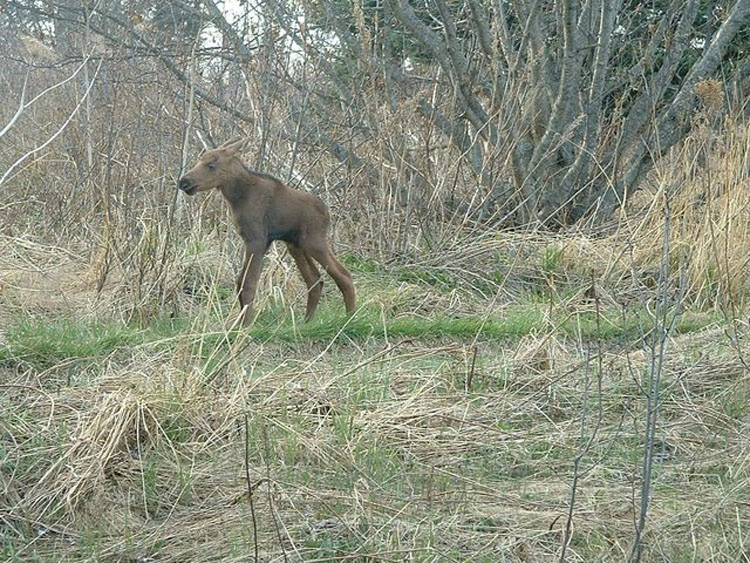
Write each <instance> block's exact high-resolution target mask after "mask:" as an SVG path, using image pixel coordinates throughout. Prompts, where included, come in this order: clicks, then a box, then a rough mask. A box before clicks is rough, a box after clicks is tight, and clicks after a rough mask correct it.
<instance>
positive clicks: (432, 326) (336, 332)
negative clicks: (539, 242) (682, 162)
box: [0, 303, 717, 371]
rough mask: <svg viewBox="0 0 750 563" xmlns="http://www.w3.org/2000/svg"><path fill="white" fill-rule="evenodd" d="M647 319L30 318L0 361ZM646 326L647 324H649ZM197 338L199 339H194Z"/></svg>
mask: <svg viewBox="0 0 750 563" xmlns="http://www.w3.org/2000/svg"><path fill="white" fill-rule="evenodd" d="M645 319H646V317H645V316H644V315H638V314H637V313H628V314H626V315H622V314H621V313H619V312H606V313H603V314H602V315H601V316H600V317H599V318H598V319H597V315H596V313H594V312H582V313H577V314H574V315H569V314H565V312H564V311H559V312H554V311H553V312H552V314H551V316H550V313H549V307H548V306H546V305H543V304H537V303H527V304H525V305H522V306H517V307H514V308H512V309H509V310H508V311H507V312H506V314H505V315H503V316H499V315H497V314H494V315H487V316H482V315H464V316H460V317H459V316H454V317H452V316H449V315H445V314H438V315H434V316H431V317H426V316H421V315H415V314H384V313H383V311H382V310H380V309H379V308H375V307H370V308H363V309H360V310H359V311H358V312H357V313H356V314H355V315H353V316H347V315H345V314H344V313H343V312H342V311H341V310H340V308H339V307H332V308H330V309H329V308H325V307H324V308H322V309H321V310H320V311H319V312H318V314H317V315H316V317H315V318H314V319H313V320H312V321H311V322H309V323H305V322H302V319H301V318H297V317H294V316H292V315H290V314H289V313H288V312H287V311H286V310H285V309H282V308H280V307H274V306H269V307H267V308H266V309H265V310H264V311H263V313H262V314H261V316H260V317H259V318H258V320H257V321H256V323H255V324H254V325H253V326H252V327H251V328H250V329H249V330H247V331H245V330H243V329H235V330H233V331H217V332H211V333H196V331H195V329H193V330H186V329H188V323H187V320H186V319H177V320H175V319H169V318H163V319H157V320H155V321H152V322H151V323H149V324H148V325H146V326H138V325H129V324H123V323H118V322H115V321H110V322H107V321H93V322H87V321H74V320H71V319H65V318H62V319H54V320H50V321H48V320H39V319H31V318H23V319H20V320H18V321H17V322H16V323H15V324H14V325H11V326H10V327H9V328H8V329H7V332H6V334H5V340H6V344H5V346H0V362H3V363H13V364H18V363H19V362H21V363H25V364H28V365H33V366H34V367H36V368H37V369H47V368H49V367H52V366H55V365H58V364H60V363H63V362H65V361H69V360H80V361H85V360H91V361H95V360H98V359H101V358H103V357H106V356H108V355H110V354H111V353H113V352H115V351H116V350H119V349H123V348H128V347H133V346H138V345H142V344H146V343H149V342H157V341H162V340H163V341H164V345H165V346H175V345H177V343H178V342H180V341H182V342H184V336H183V335H187V336H188V337H191V338H197V340H195V341H194V342H193V344H192V347H193V354H194V355H197V356H199V357H203V358H204V359H205V360H207V362H208V363H207V365H206V369H209V371H210V367H211V366H210V364H211V363H212V362H213V363H216V362H218V363H221V361H222V358H223V357H224V356H225V354H223V353H222V349H226V351H227V353H228V351H229V347H230V346H231V344H232V343H234V342H235V341H236V339H237V338H238V337H240V336H242V337H250V338H254V339H258V340H280V341H284V342H299V341H304V340H310V341H331V340H333V339H336V338H341V337H344V338H349V339H353V340H366V339H369V338H384V337H394V338H413V339H435V338H454V339H466V340H468V339H472V338H475V337H477V336H479V337H482V338H485V339H508V338H510V339H513V338H521V337H523V336H526V335H528V334H532V333H539V334H547V333H551V332H555V331H557V332H558V333H559V334H561V335H564V336H570V337H575V338H596V337H599V338H602V339H605V340H612V339H632V338H639V337H642V336H643V335H644V333H645V332H647V331H648V330H649V328H650V327H649V326H648V323H647V322H646V321H645ZM644 322H645V324H644ZM715 322H717V319H716V318H714V317H713V316H711V315H708V314H706V315H695V314H691V315H683V316H681V317H680V319H678V322H677V325H676V328H675V332H677V333H686V332H695V331H698V330H701V329H703V328H705V327H707V326H709V325H711V324H714V323H715ZM190 334H192V336H190Z"/></svg>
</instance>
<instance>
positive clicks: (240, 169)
mask: <svg viewBox="0 0 750 563" xmlns="http://www.w3.org/2000/svg"><path fill="white" fill-rule="evenodd" d="M244 144H245V140H244V139H239V140H232V141H228V142H226V143H224V144H223V145H221V146H220V147H219V148H217V149H214V150H210V151H206V152H204V153H203V154H202V155H201V156H200V158H199V159H198V164H196V165H195V166H194V167H193V169H192V170H190V171H189V172H188V173H187V174H185V175H184V176H183V177H182V178H180V181H179V188H180V189H181V190H182V191H184V192H185V193H186V194H188V195H193V194H195V193H197V192H202V191H206V190H212V189H218V190H219V191H220V192H221V194H222V195H223V196H224V198H225V199H226V200H227V203H228V204H229V208H230V209H231V211H232V218H233V219H234V224H235V226H236V227H237V230H238V231H239V233H240V236H241V237H242V240H243V241H244V243H245V261H244V263H243V265H242V270H241V271H240V276H239V279H238V280H237V292H238V293H239V299H240V307H241V308H242V313H241V314H242V324H243V325H245V326H247V325H248V324H249V323H250V322H251V321H252V320H253V313H252V305H253V300H254V299H255V291H256V289H257V287H258V278H259V277H260V271H261V263H262V260H263V255H264V254H265V253H266V250H268V247H269V246H270V245H271V243H272V242H273V241H275V240H283V241H284V242H285V243H286V246H287V248H288V249H289V254H291V255H292V257H293V258H294V261H295V262H296V263H297V267H298V268H299V271H300V273H301V274H302V277H303V278H304V280H305V283H306V284H307V311H306V315H305V320H310V319H311V318H312V316H313V314H314V313H315V309H316V308H317V307H318V302H319V301H320V294H321V291H322V289H323V281H322V280H321V278H320V272H319V271H318V269H317V268H316V267H315V263H314V262H313V259H315V260H316V261H317V262H318V263H319V264H320V265H321V266H322V267H323V269H324V270H325V271H326V272H328V274H330V276H331V277H332V278H333V279H334V281H335V282H336V285H337V286H338V288H339V289H340V290H341V293H342V294H343V296H344V305H345V306H346V311H347V313H352V312H354V284H353V283H352V277H351V275H350V274H349V272H348V271H347V269H346V268H345V267H344V266H343V265H342V264H341V262H339V261H338V260H337V259H336V257H335V256H334V255H333V253H332V252H331V248H330V246H329V244H328V233H327V231H328V224H329V223H330V217H329V215H328V210H327V209H326V206H325V204H324V203H323V202H322V201H321V200H320V198H318V197H317V196H315V195H312V194H309V193H305V192H301V191H299V190H295V189H292V188H289V187H288V186H286V185H284V184H283V183H282V182H280V181H279V180H277V179H276V178H273V177H271V176H268V175H266V174H258V173H256V172H251V171H250V170H248V169H247V168H246V167H245V165H244V164H243V163H242V161H241V160H240V159H239V157H237V152H238V151H239V150H240V149H241V148H242V147H243V146H244Z"/></svg>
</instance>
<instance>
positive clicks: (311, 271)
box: [286, 242, 323, 321]
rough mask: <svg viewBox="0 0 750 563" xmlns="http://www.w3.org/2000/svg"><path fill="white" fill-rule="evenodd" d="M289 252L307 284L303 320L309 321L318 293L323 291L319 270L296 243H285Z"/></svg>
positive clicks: (316, 303)
mask: <svg viewBox="0 0 750 563" xmlns="http://www.w3.org/2000/svg"><path fill="white" fill-rule="evenodd" d="M286 247H287V249H288V250H289V254H291V255H292V258H294V262H295V263H296V264H297V268H299V271H300V273H301V274H302V277H303V278H304V280H305V284H306V285H307V308H306V310H305V320H306V321H309V320H310V319H311V318H312V316H313V315H314V314H315V310H316V309H317V308H318V302H320V294H321V293H322V292H323V280H322V279H320V272H318V269H317V268H316V267H315V264H313V262H312V260H310V259H309V258H308V257H307V254H305V252H304V251H303V250H302V249H301V248H300V247H299V246H297V245H296V244H292V243H291V242H288V243H286Z"/></svg>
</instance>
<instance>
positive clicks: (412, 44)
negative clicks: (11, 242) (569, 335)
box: [0, 0, 750, 253]
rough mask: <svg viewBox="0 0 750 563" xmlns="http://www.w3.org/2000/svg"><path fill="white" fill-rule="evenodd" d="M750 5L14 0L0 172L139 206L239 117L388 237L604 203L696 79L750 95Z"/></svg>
mask: <svg viewBox="0 0 750 563" xmlns="http://www.w3.org/2000/svg"><path fill="white" fill-rule="evenodd" d="M749 20H750V2H747V1H743V0H727V1H724V2H699V1H697V0H689V1H688V2H684V1H677V0H673V1H668V0H663V1H657V2H652V3H649V4H648V5H646V4H643V3H640V2H626V1H624V0H586V1H584V2H575V1H573V0H561V1H558V2H546V1H541V0H518V1H513V2H500V1H497V0H465V1H463V2H453V1H447V0H434V1H430V2H407V1H405V0H366V1H357V2H350V1H348V0H328V1H322V2H319V1H307V2H302V3H297V2H288V1H285V0H268V1H266V2H257V3H256V2H252V1H250V2H246V1H243V2H239V3H238V4H237V5H236V6H235V7H234V8H232V9H230V8H229V7H228V6H225V5H223V4H222V3H218V2H214V0H203V1H200V2H191V1H183V0H172V1H170V2H161V3H151V2H128V3H123V2H117V1H110V0H106V1H100V2H95V3H79V2H51V1H26V0H10V1H9V2H6V3H5V4H4V7H3V9H2V11H0V23H1V24H2V25H0V29H3V32H2V37H1V38H0V40H1V41H2V44H3V53H4V56H3V57H2V64H1V66H0V74H1V75H2V76H1V78H2V81H3V83H5V84H6V85H8V88H7V91H8V92H9V93H10V99H11V100H12V101H11V103H9V104H5V106H4V108H3V109H2V110H1V114H0V115H2V124H3V127H5V129H7V130H4V131H3V133H4V135H3V137H2V140H1V141H0V142H1V143H2V146H1V147H0V149H1V152H0V159H1V160H2V165H3V174H4V175H3V179H2V182H3V184H4V186H3V188H4V189H6V190H7V189H10V190H14V189H15V190H17V191H18V192H21V193H25V195H26V196H28V198H27V199H26V200H25V203H24V201H20V202H19V201H18V198H16V200H13V209H16V210H20V209H21V208H22V207H23V206H25V205H29V201H33V200H34V198H36V199H37V200H39V201H44V202H45V204H46V205H56V206H58V207H60V208H61V213H60V214H58V217H59V218H60V220H62V221H64V220H65V219H64V218H65V217H66V216H67V217H74V216H76V217H77V216H78V215H77V214H76V213H74V210H75V209H79V210H81V209H85V210H91V209H94V210H96V216H97V217H100V218H102V219H103V221H104V222H105V223H107V224H111V223H112V222H113V221H116V219H117V214H118V213H120V212H122V213H124V214H126V215H129V218H123V220H124V221H126V222H127V223H128V224H131V223H132V220H133V209H132V200H134V199H139V200H144V199H145V200H149V201H150V202H158V203H159V206H161V208H162V211H163V210H164V209H166V208H169V206H170V205H171V204H172V203H173V201H172V200H173V199H174V197H175V196H174V180H175V178H176V177H177V176H178V175H179V174H180V172H181V170H182V168H183V167H184V166H185V165H186V164H187V161H188V160H189V159H191V158H192V157H193V156H194V154H195V153H196V152H197V150H199V148H200V142H199V139H201V140H203V141H204V142H205V143H207V144H208V145H212V144H218V143H219V142H222V141H224V140H226V139H227V138H228V137H230V136H232V135H236V134H244V135H248V136H250V137H251V138H252V143H251V145H250V146H251V147H252V154H248V155H246V156H247V158H248V160H249V161H250V164H251V165H252V166H254V167H256V168H259V169H262V170H264V171H267V172H270V173H273V174H276V175H278V176H280V177H281V178H282V179H284V180H288V181H290V183H292V184H293V185H302V187H304V188H307V189H313V190H318V191H324V192H326V197H327V199H328V200H329V202H330V203H331V205H332V206H333V207H339V208H341V209H344V210H345V211H346V213H345V214H344V215H345V217H346V219H345V221H344V223H348V224H351V226H352V227H353V228H352V232H355V233H365V232H366V233H369V234H370V235H372V241H373V245H374V246H375V247H377V248H379V249H381V250H385V251H387V252H391V253H392V252H395V253H403V252H407V251H408V249H409V248H410V247H412V246H413V245H414V244H427V245H439V244H440V242H441V241H443V240H446V239H451V238H453V237H454V236H455V233H456V228H457V227H459V226H462V225H466V224H467V223H472V224H475V225H476V224H478V225H480V226H481V227H482V228H484V229H490V228H496V227H499V226H517V225H524V224H546V225H548V226H555V225H560V224H571V223H574V222H576V221H581V220H582V219H588V218H595V219H602V218H606V217H608V216H609V215H610V214H611V212H612V210H613V209H614V208H615V207H616V206H617V205H618V204H620V203H622V202H623V200H624V199H625V198H626V197H627V196H628V195H629V194H630V193H632V192H633V191H634V190H636V189H638V188H639V187H640V186H641V185H642V183H643V181H644V177H645V174H646V173H647V172H648V171H649V169H650V168H651V166H652V165H653V163H654V161H655V160H656V159H658V158H659V157H660V156H661V155H663V154H664V153H665V152H666V151H668V150H669V149H670V148H671V147H673V146H675V144H677V143H679V142H680V141H681V140H682V138H683V137H684V135H685V134H686V133H687V132H688V131H689V129H690V126H691V118H692V116H693V114H694V111H695V109H696V106H697V105H698V98H697V97H696V94H695V88H696V85H697V84H699V82H701V81H705V79H707V78H710V77H719V79H720V84H721V86H720V88H724V89H726V90H727V92H726V93H728V94H729V95H728V96H726V97H723V98H722V99H726V100H727V101H726V104H728V105H734V107H729V108H726V107H723V108H721V109H722V110H726V109H728V110H729V111H732V112H737V111H740V110H742V109H743V108H742V107H740V105H739V104H741V103H742V102H744V99H745V97H744V94H745V92H743V90H742V88H743V80H745V78H746V76H747V74H748V73H750V62H749V61H748V53H747V47H748V44H750V41H748V35H749V32H748V26H747V23H748V21H749ZM55 84H61V85H60V86H58V87H56V88H54V89H52V90H51V91H49V92H46V93H45V92H44V90H45V88H48V87H51V86H53V85H55ZM34 96H40V97H39V98H38V99H34ZM31 100H33V101H34V103H33V104H29V105H27V106H24V105H23V104H24V103H28V102H29V101H31ZM6 124H7V126H6ZM53 137H54V139H53ZM19 159H20V160H19ZM31 186H33V188H32V187H31ZM46 190H49V191H50V193H46V192H45V191H46ZM22 199H23V198H22ZM178 203H179V202H178ZM177 207H178V208H179V205H178V206H177ZM13 209H6V210H5V212H6V213H11V214H12V213H13ZM136 216H138V213H136ZM9 223H12V221H11V222H9ZM93 225H94V228H95V229H97V233H98V234H97V236H98V237H102V236H104V237H106V236H107V235H103V234H102V231H101V230H100V226H99V225H97V224H96V223H93Z"/></svg>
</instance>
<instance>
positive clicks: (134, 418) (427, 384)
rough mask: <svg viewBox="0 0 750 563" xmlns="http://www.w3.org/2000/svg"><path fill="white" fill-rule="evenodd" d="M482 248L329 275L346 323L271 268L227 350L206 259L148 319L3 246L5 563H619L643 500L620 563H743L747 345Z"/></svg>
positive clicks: (542, 244) (186, 265)
mask: <svg viewBox="0 0 750 563" xmlns="http://www.w3.org/2000/svg"><path fill="white" fill-rule="evenodd" d="M493 240H494V239H493ZM493 240H487V241H480V242H477V244H476V246H475V247H473V250H471V251H466V250H465V249H464V251H463V254H462V255H461V260H458V259H450V260H448V259H446V261H445V262H442V263H437V262H433V263H430V262H429V261H425V262H422V263H417V264H414V263H410V264H403V263H402V264H399V263H396V262H392V263H385V262H383V263H381V262H378V261H377V260H375V259H372V258H365V257H363V256H362V255H361V254H355V253H343V259H344V261H345V263H346V264H347V266H348V267H349V268H350V269H351V270H352V273H353V275H354V279H355V283H356V285H357V290H358V299H359V310H358V312H357V313H356V314H355V315H354V316H352V317H347V316H346V315H345V314H344V313H343V305H342V303H341V298H340V295H339V294H338V293H337V291H336V288H335V286H334V284H333V283H331V282H330V281H329V282H328V283H327V284H326V286H325V289H324V300H323V301H324V302H323V304H322V309H321V311H320V313H319V315H318V316H317V317H316V319H315V320H313V321H312V322H311V323H308V324H304V323H303V322H302V310H303V307H304V297H303V296H301V295H300V291H301V288H302V284H301V281H299V280H297V278H296V275H295V273H294V272H293V270H291V266H290V261H289V260H288V257H286V258H285V257H284V256H283V253H278V254H276V255H273V256H271V257H270V259H269V263H268V265H267V271H266V273H265V275H264V282H263V286H262V289H261V296H260V299H259V308H260V310H261V311H262V312H261V314H260V317H259V318H258V320H257V321H256V324H255V325H254V326H253V327H251V328H250V329H248V330H239V329H237V328H236V326H233V324H232V323H233V321H234V320H235V318H236V314H237V312H238V311H237V310H236V305H235V303H234V298H233V296H232V289H231V288H232V283H231V264H230V265H228V266H227V267H226V272H225V271H224V270H223V269H221V268H219V269H217V267H216V262H215V261H214V258H215V257H214V255H212V254H210V253H207V252H208V251H206V250H205V249H202V248H196V249H194V251H193V254H192V256H191V258H190V259H189V260H183V263H182V266H181V267H180V268H175V269H174V271H173V272H171V273H170V276H169V277H168V279H167V278H165V279H166V280H167V281H166V282H165V283H164V284H162V286H159V287H162V288H163V289H162V293H158V292H157V291H156V290H153V292H152V293H150V294H149V296H150V298H149V299H145V300H144V299H143V298H142V297H141V296H136V295H135V293H134V291H132V290H131V291H130V292H128V291H126V290H125V289H123V288H124V287H127V284H126V283H124V281H123V280H125V279H126V277H127V275H126V274H127V273H123V272H113V273H112V274H111V275H110V276H109V277H108V279H107V280H106V283H104V284H103V285H102V284H100V285H99V286H98V285H97V281H96V279H97V275H98V274H97V273H96V272H94V273H93V274H92V260H91V258H90V257H87V256H86V255H85V253H83V252H81V253H77V252H75V251H64V252H63V251H61V250H60V249H57V248H54V247H50V246H46V245H43V244H41V243H38V242H34V241H33V240H32V239H28V240H26V241H25V243H23V244H19V243H18V242H17V241H16V242H14V244H13V248H10V245H7V244H6V245H2V251H0V389H2V393H0V411H1V412H2V413H3V414H2V417H1V418H0V549H2V554H3V556H4V559H5V560H8V561H132V562H136V561H138V562H144V563H145V562H152V561H153V562H156V561H159V562H166V561H169V562H178V561H248V560H256V559H257V560H258V561H300V560H305V561H349V560H351V561H488V562H490V561H492V562H495V561H505V562H531V561H559V560H561V559H562V558H563V557H564V558H565V560H567V561H623V560H626V559H627V557H628V556H629V555H630V553H631V551H632V547H633V543H634V538H635V531H634V530H635V528H636V523H637V522H638V520H639V516H640V514H641V509H642V501H641V499H642V498H643V493H642V491H643V490H644V489H643V483H644V481H647V482H648V483H650V488H649V489H648V490H649V493H648V494H649V501H650V504H649V506H648V517H647V519H646V525H645V528H644V532H643V551H642V558H641V560H644V561H741V560H745V559H746V558H747V557H748V551H747V550H748V548H747V547H746V546H747V545H750V525H749V524H748V523H747V522H748V521H750V519H748V516H750V463H749V462H750V448H749V447H748V439H747V435H748V427H749V426H750V417H749V416H748V414H747V404H748V397H749V396H750V381H749V380H748V371H747V366H746V364H745V354H746V351H747V344H746V342H745V340H744V339H743V338H742V334H743V331H744V330H745V329H746V327H745V325H744V324H743V323H742V322H741V320H737V319H736V318H735V319H733V318H729V316H728V315H725V314H723V313H722V312H721V311H720V310H715V309H710V310H707V309H706V308H705V307H703V308H701V309H698V308H697V307H691V306H690V304H689V303H682V304H681V306H680V307H678V306H677V301H675V299H674V293H669V292H666V290H665V292H664V293H662V294H660V293H658V292H657V290H658V288H659V287H661V286H660V283H661V282H660V281H659V277H658V272H656V273H654V274H653V279H654V281H653V283H646V282H644V283H643V285H642V286H639V285H638V284H636V283H635V281H633V280H632V279H631V280H629V281H627V280H626V281H623V280H624V274H623V272H624V271H625V270H622V271H620V272H619V273H617V272H616V273H614V274H613V273H612V271H610V270H606V268H605V269H597V268H595V267H593V266H592V265H593V264H595V263H596V260H595V259H594V258H592V256H595V255H596V254H597V252H601V253H607V252H608V251H607V250H606V249H607V246H606V245H603V246H601V247H598V246H597V244H598V243H596V242H592V241H585V240H578V241H574V242H573V243H568V242H560V240H559V239H554V238H550V239H545V240H538V239H533V240H532V239H528V240H520V239H518V240H510V239H509V238H508V237H506V238H504V239H503V240H502V241H501V242H493ZM21 242H23V241H21ZM597 248H602V250H601V251H599V250H597ZM584 255H585V256H584ZM446 264H448V265H449V266H448V265H446ZM589 266H592V267H589ZM642 278H643V276H641V277H640V278H639V279H640V281H641V282H642V281H643V279H642ZM662 285H663V284H662ZM153 287H156V284H155V285H154V286H153ZM643 287H647V288H648V287H652V288H655V289H654V293H653V295H651V294H649V295H646V296H645V297H643V296H642V292H641V293H639V291H638V288H641V289H642V288H643ZM164 288H166V289H164ZM667 293H668V295H669V296H670V299H671V301H669V303H670V305H669V306H663V307H662V306H660V303H662V304H663V303H664V302H665V301H664V300H662V301H659V300H658V299H656V297H658V296H659V295H667ZM155 295H156V296H157V297H154V296H155ZM160 298H163V300H164V301H163V303H162V302H161V301H159V299H160ZM675 315H676V316H675ZM672 320H674V323H672ZM663 329H664V330H663ZM667 329H668V330H667ZM656 383H658V385H656ZM657 389H658V400H657V401H656V403H653V402H652V403H649V401H648V398H649V396H651V397H652V398H654V397H656V396H657V395H655V393H656V392H657ZM654 407H655V408H654ZM649 413H652V414H655V415H656V423H655V426H654V427H653V428H654V430H653V435H652V438H651V439H650V440H649V439H648V434H647V429H648V424H647V423H648V421H649V420H650V418H649V416H648V415H649ZM649 444H651V445H652V448H651V450H650V453H649V452H648V451H647V452H646V453H647V454H648V455H646V458H644V450H645V448H646V446H647V445H649ZM644 459H647V460H650V461H649V462H646V461H644ZM649 467H650V476H648V475H646V474H645V471H646V470H647V469H648V468H649ZM250 492H251V494H249V493H250ZM743 557H744V558H745V559H743Z"/></svg>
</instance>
